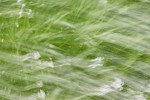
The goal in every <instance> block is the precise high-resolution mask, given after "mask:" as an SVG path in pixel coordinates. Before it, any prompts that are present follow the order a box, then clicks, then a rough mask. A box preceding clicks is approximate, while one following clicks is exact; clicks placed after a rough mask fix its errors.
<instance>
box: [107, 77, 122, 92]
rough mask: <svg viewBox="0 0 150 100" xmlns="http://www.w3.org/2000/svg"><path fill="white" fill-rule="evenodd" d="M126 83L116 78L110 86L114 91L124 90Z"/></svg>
mask: <svg viewBox="0 0 150 100" xmlns="http://www.w3.org/2000/svg"><path fill="white" fill-rule="evenodd" d="M123 85H124V82H123V81H122V80H121V79H120V78H115V81H114V82H113V83H112V84H111V85H110V86H111V87H112V88H113V89H116V90H122V86H123Z"/></svg>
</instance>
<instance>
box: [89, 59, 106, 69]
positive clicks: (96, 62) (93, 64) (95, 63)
mask: <svg viewBox="0 0 150 100" xmlns="http://www.w3.org/2000/svg"><path fill="white" fill-rule="evenodd" d="M103 60H104V58H103V57H97V58H95V59H92V60H91V61H90V63H91V64H90V65H89V66H88V67H91V68H96V67H98V66H103V63H102V62H103Z"/></svg>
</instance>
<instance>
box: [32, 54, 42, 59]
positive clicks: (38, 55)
mask: <svg viewBox="0 0 150 100" xmlns="http://www.w3.org/2000/svg"><path fill="white" fill-rule="evenodd" d="M40 57H41V56H40V53H39V52H34V53H33V59H35V60H37V59H39V58H40Z"/></svg>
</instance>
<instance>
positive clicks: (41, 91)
mask: <svg viewBox="0 0 150 100" xmlns="http://www.w3.org/2000/svg"><path fill="white" fill-rule="evenodd" d="M38 97H39V98H40V99H45V92H44V91H43V90H40V91H39V92H38Z"/></svg>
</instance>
